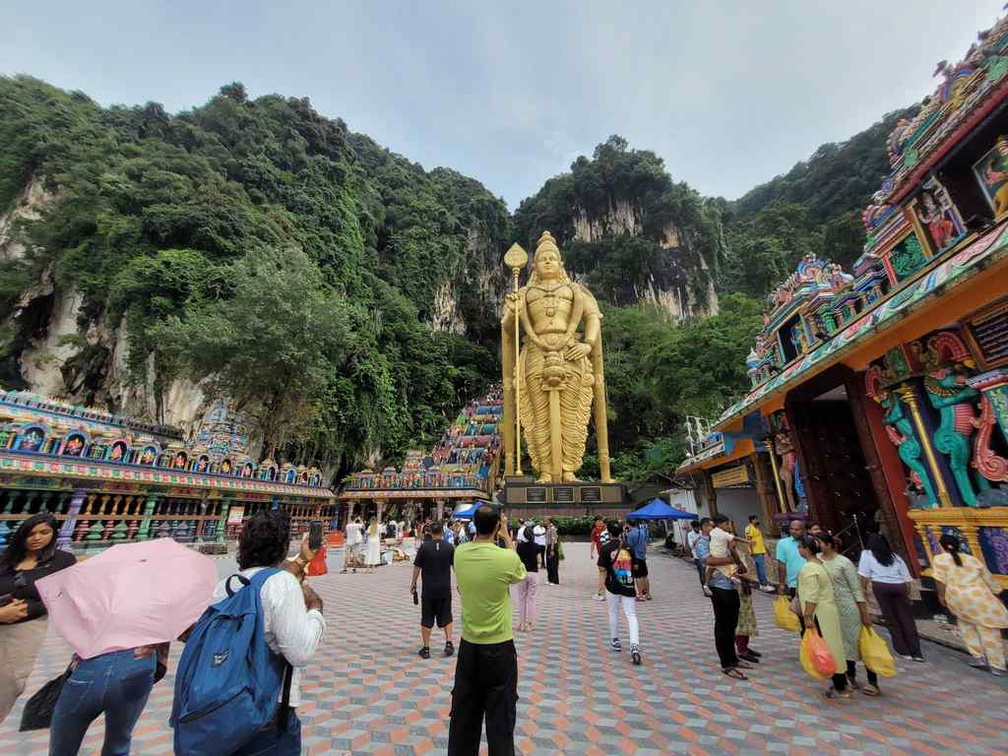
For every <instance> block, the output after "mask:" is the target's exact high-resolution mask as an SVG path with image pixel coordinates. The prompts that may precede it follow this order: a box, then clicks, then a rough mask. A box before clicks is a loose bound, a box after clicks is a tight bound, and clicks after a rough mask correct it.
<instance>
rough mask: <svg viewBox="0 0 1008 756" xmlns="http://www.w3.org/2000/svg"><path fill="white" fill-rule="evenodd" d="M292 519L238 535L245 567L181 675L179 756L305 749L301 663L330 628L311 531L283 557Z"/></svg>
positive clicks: (265, 520)
mask: <svg viewBox="0 0 1008 756" xmlns="http://www.w3.org/2000/svg"><path fill="white" fill-rule="evenodd" d="M289 543H290V523H289V521H288V520H287V517H286V515H284V514H283V513H280V512H260V513H257V514H255V515H253V516H252V517H250V518H249V519H248V520H247V521H246V523H245V528H244V530H243V531H242V534H241V538H240V539H239V541H238V567H239V569H240V572H238V573H236V574H234V575H231V576H230V577H228V578H227V579H225V580H223V581H221V583H220V584H219V585H218V586H217V590H216V591H215V593H214V600H215V601H216V603H215V604H213V605H212V606H211V607H209V608H208V609H207V610H206V612H205V613H204V614H203V616H202V617H201V618H200V619H199V620H198V621H197V622H196V624H195V625H193V628H192V631H191V633H190V634H189V637H188V639H187V641H186V647H185V650H184V651H183V652H182V656H181V658H180V659H179V664H178V670H177V672H176V676H175V702H174V706H173V708H172V715H171V724H172V727H174V728H175V753H176V754H185V755H186V756H204V755H205V756H254V755H255V754H267V753H268V754H274V755H275V756H287V755H288V754H290V755H291V756H295V755H296V754H300V753H301V722H300V721H299V720H298V717H297V713H296V711H295V709H296V708H297V707H298V706H299V705H300V703H301V694H300V677H301V669H302V668H304V667H306V666H307V665H308V664H309V662H310V661H311V659H312V656H313V655H314V654H315V650H316V649H317V648H318V645H319V643H320V641H321V640H322V636H323V634H324V633H325V626H326V623H325V619H324V618H323V616H322V599H320V598H319V597H318V595H317V594H316V593H315V591H313V590H312V589H311V587H310V586H309V585H308V584H307V583H306V582H302V581H303V574H304V569H305V568H306V567H307V565H308V563H309V562H310V561H311V560H312V558H313V557H314V556H315V554H314V551H313V550H312V549H311V548H310V547H309V543H308V536H307V534H306V535H305V539H304V541H302V544H301V553H300V554H299V555H298V556H297V557H296V558H295V559H294V560H292V561H289V562H288V561H285V557H286V556H287V547H288V544H289Z"/></svg>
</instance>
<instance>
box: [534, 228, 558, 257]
mask: <svg viewBox="0 0 1008 756" xmlns="http://www.w3.org/2000/svg"><path fill="white" fill-rule="evenodd" d="M547 249H551V250H553V251H554V252H556V253H557V255H559V254H560V247H558V246H557V243H556V239H554V238H553V234H551V233H550V232H549V231H543V232H542V236H540V237H539V241H538V242H536V254H537V255H538V254H539V253H540V252H545V251H546V250H547Z"/></svg>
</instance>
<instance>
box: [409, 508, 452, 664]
mask: <svg viewBox="0 0 1008 756" xmlns="http://www.w3.org/2000/svg"><path fill="white" fill-rule="evenodd" d="M430 530H431V536H432V538H430V540H426V541H424V542H423V543H422V544H420V548H419V549H417V555H416V559H414V560H413V582H412V583H411V584H410V593H412V594H415V593H416V587H417V585H416V584H417V578H418V577H420V575H421V574H422V575H423V595H422V598H421V600H420V636H421V637H422V638H423V647H422V648H421V649H420V656H421V658H423V659H430V636H431V628H433V627H434V622H435V621H436V622H437V626H438V627H440V628H442V629H443V630H444V634H445V648H444V652H445V656H451V655H452V654H454V653H455V644H454V643H452V608H451V569H452V565H453V564H454V563H455V547H454V546H452V545H451V544H450V543H448V542H447V541H446V540H444V525H442V524H441V522H440V521H435V522H434V524H432V525H431V527H430Z"/></svg>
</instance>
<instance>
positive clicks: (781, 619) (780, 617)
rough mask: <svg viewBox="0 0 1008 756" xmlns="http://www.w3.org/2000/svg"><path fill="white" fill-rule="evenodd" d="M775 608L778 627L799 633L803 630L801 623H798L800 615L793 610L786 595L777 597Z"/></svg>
mask: <svg viewBox="0 0 1008 756" xmlns="http://www.w3.org/2000/svg"><path fill="white" fill-rule="evenodd" d="M773 610H774V617H775V618H776V620H777V627H779V628H780V629H781V630H788V631H789V632H792V633H797V632H798V631H799V630H801V625H800V624H799V623H798V615H796V614H795V613H794V612H792V611H791V606H790V605H789V604H788V600H787V599H786V598H785V597H784V596H778V597H777V600H776V601H774V603H773Z"/></svg>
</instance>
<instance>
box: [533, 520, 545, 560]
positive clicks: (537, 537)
mask: <svg viewBox="0 0 1008 756" xmlns="http://www.w3.org/2000/svg"><path fill="white" fill-rule="evenodd" d="M532 539H533V540H534V541H535V545H536V551H538V552H539V566H540V567H545V566H546V528H545V526H544V525H543V524H542V523H541V522H539V523H536V526H535V527H534V528H532Z"/></svg>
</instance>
